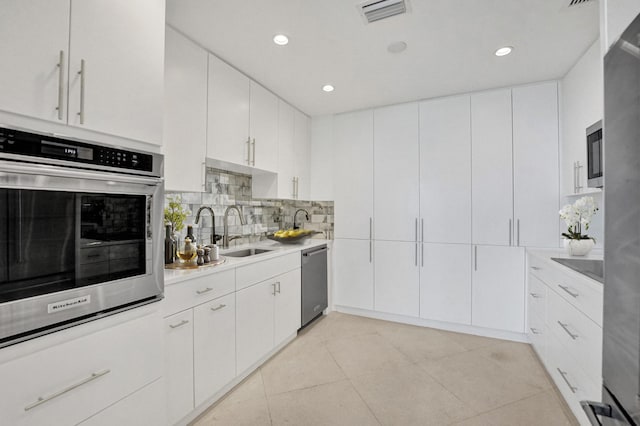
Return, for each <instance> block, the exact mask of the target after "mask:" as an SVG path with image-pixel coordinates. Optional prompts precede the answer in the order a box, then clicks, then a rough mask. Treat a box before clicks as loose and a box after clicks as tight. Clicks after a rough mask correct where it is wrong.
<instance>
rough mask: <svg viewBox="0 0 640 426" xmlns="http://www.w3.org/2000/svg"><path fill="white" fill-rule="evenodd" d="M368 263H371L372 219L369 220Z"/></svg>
mask: <svg viewBox="0 0 640 426" xmlns="http://www.w3.org/2000/svg"><path fill="white" fill-rule="evenodd" d="M369 263H373V218H372V217H370V218H369Z"/></svg>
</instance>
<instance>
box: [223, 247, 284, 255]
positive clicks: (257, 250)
mask: <svg viewBox="0 0 640 426" xmlns="http://www.w3.org/2000/svg"><path fill="white" fill-rule="evenodd" d="M270 251H273V250H265V249H260V248H248V249H243V250H236V251H232V252H229V253H221V254H222V255H223V256H227V257H249V256H255V255H257V254H263V253H269V252H270Z"/></svg>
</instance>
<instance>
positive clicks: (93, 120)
mask: <svg viewBox="0 0 640 426" xmlns="http://www.w3.org/2000/svg"><path fill="white" fill-rule="evenodd" d="M164 13H165V2H164V0H141V1H135V2H131V1H127V0H116V1H110V2H104V1H101V0H82V1H75V0H74V1H72V7H71V25H70V33H71V38H70V42H69V124H70V125H73V126H79V127H82V128H85V129H90V130H95V131H98V132H103V133H109V134H113V135H117V136H123V137H128V138H131V139H136V140H140V141H144V142H149V143H154V144H157V145H161V144H162V115H163V111H162V108H161V107H160V106H161V105H162V97H163V92H164V90H163V87H164V72H163V70H164V27H165V19H164ZM83 63H84V68H82V67H83V65H82V64H83ZM83 69H84V71H83V75H82V76H81V75H79V74H78V72H80V71H82V70H83Z"/></svg>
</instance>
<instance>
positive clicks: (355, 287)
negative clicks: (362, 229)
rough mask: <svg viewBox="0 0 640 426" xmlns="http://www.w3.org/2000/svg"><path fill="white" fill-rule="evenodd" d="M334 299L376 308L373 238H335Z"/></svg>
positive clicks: (335, 301)
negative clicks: (374, 304) (374, 302)
mask: <svg viewBox="0 0 640 426" xmlns="http://www.w3.org/2000/svg"><path fill="white" fill-rule="evenodd" d="M333 277H334V289H333V300H334V303H335V304H336V305H340V306H348V307H353V308H360V309H369V310H372V309H373V240H352V239H342V238H338V239H335V240H334V241H333Z"/></svg>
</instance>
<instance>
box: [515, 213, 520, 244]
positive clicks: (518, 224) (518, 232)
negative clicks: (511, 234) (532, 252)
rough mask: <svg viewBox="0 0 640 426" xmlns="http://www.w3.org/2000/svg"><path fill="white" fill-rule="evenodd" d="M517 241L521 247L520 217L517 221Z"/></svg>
mask: <svg viewBox="0 0 640 426" xmlns="http://www.w3.org/2000/svg"><path fill="white" fill-rule="evenodd" d="M516 241H517V246H518V247H520V219H518V220H517V221H516Z"/></svg>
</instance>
